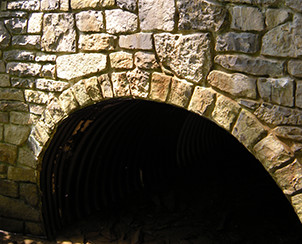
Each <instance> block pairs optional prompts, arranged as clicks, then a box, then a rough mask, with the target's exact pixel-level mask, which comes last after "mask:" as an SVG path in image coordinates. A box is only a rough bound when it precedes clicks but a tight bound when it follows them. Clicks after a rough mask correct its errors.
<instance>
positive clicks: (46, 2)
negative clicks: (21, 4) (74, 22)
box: [41, 0, 60, 11]
mask: <svg viewBox="0 0 302 244" xmlns="http://www.w3.org/2000/svg"><path fill="white" fill-rule="evenodd" d="M59 7H60V0H41V10H48V11H49V10H56V9H59Z"/></svg>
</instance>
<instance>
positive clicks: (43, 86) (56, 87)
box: [36, 79, 69, 92]
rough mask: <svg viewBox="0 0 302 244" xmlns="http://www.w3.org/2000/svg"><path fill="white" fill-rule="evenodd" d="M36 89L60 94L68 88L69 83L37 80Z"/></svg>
mask: <svg viewBox="0 0 302 244" xmlns="http://www.w3.org/2000/svg"><path fill="white" fill-rule="evenodd" d="M36 88H37V89H39V90H42V91H51V92H62V91H64V90H66V89H67V88H69V83H68V82H64V81H56V80H48V79H37V80H36Z"/></svg>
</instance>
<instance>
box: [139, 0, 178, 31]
mask: <svg viewBox="0 0 302 244" xmlns="http://www.w3.org/2000/svg"><path fill="white" fill-rule="evenodd" d="M138 10H139V11H138V12H139V20H140V27H141V29H142V30H143V31H150V30H162V31H172V30H173V29H174V24H175V23H174V16H175V2H174V0H165V1H162V0H153V1H150V0H139V1H138Z"/></svg>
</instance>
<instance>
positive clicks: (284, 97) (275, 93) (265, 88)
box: [257, 78, 294, 107]
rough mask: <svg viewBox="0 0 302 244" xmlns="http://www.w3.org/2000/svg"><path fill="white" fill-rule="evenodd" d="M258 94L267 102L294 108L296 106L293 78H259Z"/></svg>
mask: <svg viewBox="0 0 302 244" xmlns="http://www.w3.org/2000/svg"><path fill="white" fill-rule="evenodd" d="M257 86H258V92H259V95H260V97H261V98H262V99H263V100H264V101H265V102H270V103H275V104H279V105H283V106H289V107H292V106H293V105H294V80H293V79H291V78H279V79H274V78H267V79H266V78H259V79H258V81H257Z"/></svg>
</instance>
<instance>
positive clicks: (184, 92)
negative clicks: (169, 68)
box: [168, 78, 193, 108]
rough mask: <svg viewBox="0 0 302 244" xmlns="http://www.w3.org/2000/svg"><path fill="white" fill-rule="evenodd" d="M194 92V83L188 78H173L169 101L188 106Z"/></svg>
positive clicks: (184, 106)
mask: <svg viewBox="0 0 302 244" xmlns="http://www.w3.org/2000/svg"><path fill="white" fill-rule="evenodd" d="M192 93H193V84H192V83H190V82H187V81H186V80H180V79H177V78H172V84H171V92H170V95H169V98H168V102H169V103H172V104H174V105H177V106H180V107H182V108H186V107H187V106H188V105H189V102H190V99H191V96H192Z"/></svg>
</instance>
